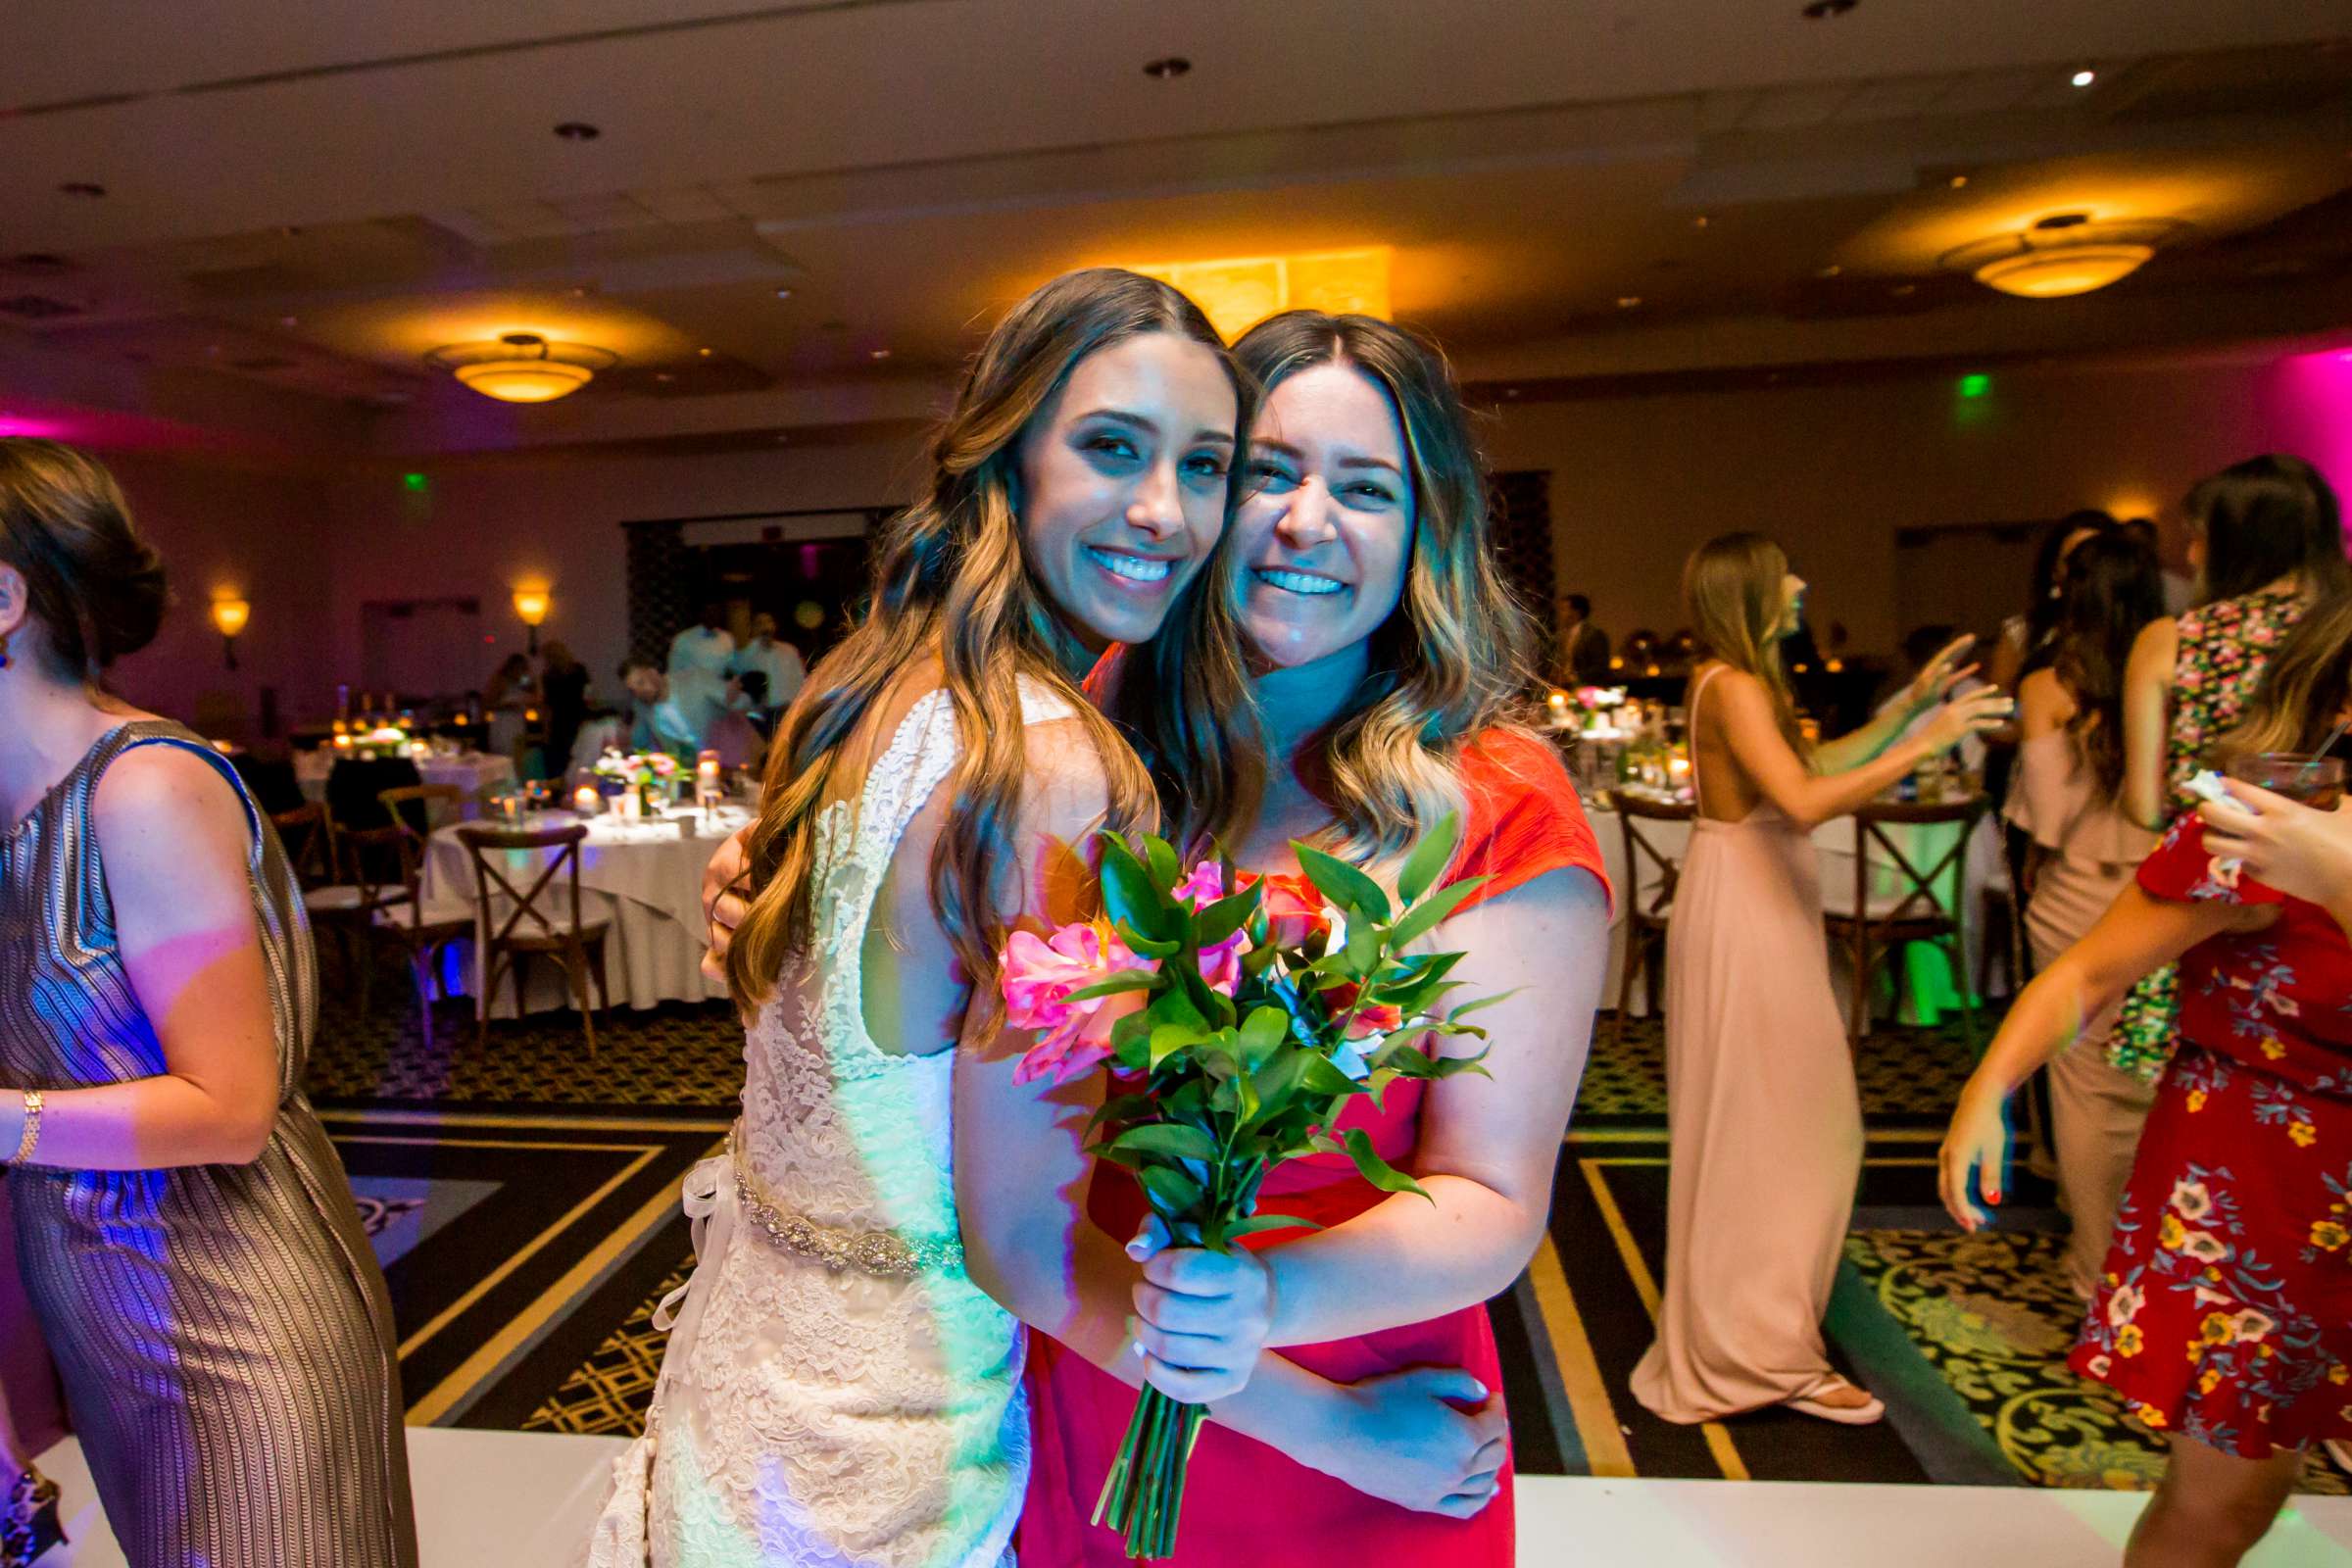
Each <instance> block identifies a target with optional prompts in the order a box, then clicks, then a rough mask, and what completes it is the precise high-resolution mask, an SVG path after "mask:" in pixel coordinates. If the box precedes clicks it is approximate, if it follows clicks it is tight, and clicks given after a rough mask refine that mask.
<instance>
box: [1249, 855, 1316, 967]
mask: <svg viewBox="0 0 2352 1568" xmlns="http://www.w3.org/2000/svg"><path fill="white" fill-rule="evenodd" d="M1259 881H1262V882H1264V883H1265V885H1266V891H1265V892H1264V893H1263V894H1262V895H1260V897H1259V900H1258V907H1259V908H1260V909H1261V910H1263V911H1264V912H1265V916H1266V940H1267V941H1269V942H1271V943H1273V944H1274V945H1275V946H1276V947H1278V948H1295V947H1298V946H1299V944H1301V943H1303V942H1304V941H1306V939H1307V938H1308V937H1309V936H1310V935H1312V934H1314V933H1315V932H1317V931H1327V930H1329V929H1330V928H1331V917H1330V916H1329V915H1328V914H1326V913H1325V912H1324V910H1323V894H1322V892H1321V891H1320V890H1319V889H1317V888H1316V886H1315V885H1314V884H1313V883H1312V882H1310V881H1308V880H1307V879H1306V877H1305V876H1304V875H1303V874H1302V873H1298V872H1293V873H1290V874H1287V875H1277V876H1268V877H1258V876H1256V875H1253V874H1252V873H1250V872H1247V871H1245V872H1243V873H1242V886H1244V887H1248V886H1250V884H1251V883H1252V882H1259Z"/></svg>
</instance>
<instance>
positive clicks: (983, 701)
mask: <svg viewBox="0 0 2352 1568" xmlns="http://www.w3.org/2000/svg"><path fill="white" fill-rule="evenodd" d="M1152 332H1172V333H1175V334H1177V335H1178V336H1181V337H1185V338H1189V339H1191V340H1192V341H1194V342H1197V343H1200V344H1201V345H1203V346H1204V347H1207V348H1210V349H1212V350H1214V351H1215V352H1216V354H1217V356H1218V358H1219V360H1220V361H1221V362H1222V363H1223V364H1224V365H1225V367H1226V370H1227V374H1228V375H1229V376H1230V378H1231V380H1232V382H1233V387H1234V396H1235V399H1236V403H1237V405H1238V407H1239V410H1240V413H1241V417H1243V418H1244V419H1245V420H1246V419H1247V417H1248V416H1249V411H1250V397H1249V380H1248V378H1247V377H1246V376H1244V375H1243V374H1242V373H1241V371H1240V370H1239V368H1237V367H1235V366H1234V364H1233V360H1232V357H1231V355H1230V354H1229V353H1228V352H1227V350H1226V348H1225V344H1224V342H1223V340H1222V339H1220V338H1219V337H1218V336H1217V333H1216V329H1215V328H1214V327H1212V326H1210V325H1209V323H1208V319H1207V318H1206V317H1204V316H1202V315H1201V310H1200V307H1198V306H1196V305H1195V304H1194V303H1193V302H1192V301H1191V300H1189V299H1187V298H1185V297H1184V295H1182V294H1180V293H1178V292H1177V291H1176V290H1175V289H1173V288H1170V287H1169V286H1168V285H1167V284H1165V283H1161V282H1158V281H1156V280H1154V279H1152V278H1148V277H1143V276H1140V275H1138V274H1136V273H1134V272H1127V271H1121V270H1115V269H1111V268H1095V269H1090V270H1084V271H1077V272H1070V273H1067V274H1065V275H1063V276H1061V277H1057V278H1055V279H1054V281H1053V282H1051V283H1048V284H1046V285H1045V286H1044V287H1043V288H1040V289H1039V290H1037V292H1035V293H1034V294H1031V295H1030V296H1029V297H1028V298H1027V299H1025V300H1023V301H1022V302H1021V303H1020V304H1019V305H1016V306H1015V307H1013V309H1012V312H1011V313H1010V314H1009V315H1007V316H1006V317H1005V319H1004V320H1003V321H1001V322H999V323H998V325H997V328H996V330H995V331H994V332H992V333H990V334H989V338H988V341H987V343H986V344H984V345H983V346H982V347H981V350H980V352H979V354H978V356H977V357H976V358H975V359H974V360H973V362H972V364H971V367H970V368H969V369H968V371H967V372H966V373H965V376H964V379H963V384H962V387H961V389H960V390H959V391H958V393H957V394H956V403H955V407H954V408H953V409H952V410H951V411H950V413H949V414H948V416H947V417H946V418H945V419H944V420H943V421H942V422H941V424H940V426H939V428H938V430H937V431H936V432H935V434H934V435H933V437H932V440H931V445H930V459H931V480H930V485H929V488H928V491H927V493H926V494H925V495H924V496H923V497H922V499H921V500H919V501H917V502H916V503H915V504H914V505H913V506H911V507H909V508H908V509H907V511H905V512H904V513H901V514H900V515H898V516H897V517H895V518H893V519H892V520H891V522H890V523H889V524H888V525H887V527H886V529H885V530H884V532H883V535H882V537H881V539H880V540H879V542H878V543H877V545H876V548H875V553H874V567H873V585H872V600H871V606H870V608H869V609H868V610H867V612H866V613H865V616H864V618H863V619H861V620H860V621H859V622H858V626H857V628H856V629H855V630H853V631H852V632H851V633H850V634H849V636H848V637H846V638H844V639H843V640H842V642H841V644H840V645H839V646H838V647H836V648H835V649H834V650H833V651H832V652H831V653H829V654H827V655H826V656H825V657H824V658H823V659H822V660H820V661H819V662H818V663H817V666H816V668H815V669H813V670H811V671H810V672H809V681H808V684H807V686H806V687H805V688H804V689H803V691H802V694H801V697H800V699H799V700H798V701H797V702H795V703H794V704H793V707H792V710H791V711H790V712H789V713H787V714H786V716H785V718H784V721H783V723H782V725H781V726H780V728H779V730H778V733H777V735H776V738H775V742H774V744H773V746H772V748H771V750H770V754H769V759H768V764H767V776H766V787H765V792H764V794H763V796H762V804H761V808H760V820H759V822H758V824H757V825H756V826H755V827H754V828H753V830H752V835H751V840H750V843H749V846H748V849H749V858H750V861H751V872H750V875H751V882H752V888H753V896H752V901H751V909H750V912H749V913H748V914H747V915H746V916H745V917H744V920H743V923H742V925H741V926H740V927H739V928H738V929H737V931H736V933H735V940H734V943H733V945H732V946H731V947H730V948H729V949H728V952H727V988H728V990H729V991H730V992H731V993H732V994H733V996H734V999H735V1002H736V1005H738V1006H739V1007H742V1008H744V1009H746V1010H749V1009H751V1008H754V1007H757V1006H758V1005H760V1003H761V1002H763V1001H764V1000H765V998H766V996H767V993H768V992H769V990H770V989H771V988H772V987H773V986H774V984H775V981H776V977H777V975H778V974H779V973H780V972H781V971H782V969H783V966H784V963H785V961H786V959H787V958H788V957H790V956H792V955H793V954H795V953H796V952H799V951H801V950H803V949H804V948H805V947H806V946H807V944H808V942H809V928H810V921H811V908H810V893H811V883H812V879H813V875H814V869H815V854H816V824H817V817H818V814H819V812H820V811H822V810H823V809H824V808H825V806H826V805H827V803H828V799H829V795H830V792H831V788H832V775H833V769H834V762H835V760H836V757H837V754H838V753H839V752H840V751H841V749H842V748H843V747H844V746H846V745H848V744H849V743H850V742H851V741H852V740H853V739H854V738H855V737H856V736H857V735H858V733H859V728H860V725H861V724H862V723H863V721H864V720H865V718H866V716H867V714H868V713H869V712H871V711H873V710H874V708H875V706H876V704H877V703H878V702H880V701H881V700H882V699H883V697H884V696H885V694H886V693H888V692H889V691H890V690H891V688H892V687H893V686H894V685H895V684H896V683H897V681H898V680H899V679H900V678H901V676H902V675H903V674H904V672H905V671H906V670H907V668H908V667H909V666H910V665H913V664H915V663H917V662H921V661H923V660H926V659H936V660H938V662H939V663H940V667H941V678H940V684H941V685H942V687H944V688H945V690H946V691H947V693H948V696H949V700H950V701H951V702H952V703H953V704H954V705H955V709H956V726H957V730H958V733H959V734H960V735H961V737H962V740H963V749H962V752H961V754H960V755H959V756H958V757H957V759H956V767H955V771H954V772H953V773H951V774H950V775H949V779H948V789H949V791H950V796H949V799H950V801H951V802H952V804H951V806H950V808H949V811H948V816H947V825H946V827H945V828H944V829H943V830H942V832H941V833H940V836H939V841H938V844H937V845H936V847H935V848H934V850H933V853H932V858H931V871H930V875H931V897H932V902H933V905H934V907H936V908H937V910H938V912H939V918H940V923H941V925H942V927H943V928H944V929H945V930H946V932H947V936H948V940H949V943H950V944H951V945H952V946H953V948H954V949H955V952H956V959H957V961H958V962H959V963H960V964H961V966H962V969H963V972H964V976H965V978H966V979H967V980H968V981H969V982H970V983H971V985H972V987H973V991H974V994H975V995H976V996H978V995H986V994H988V993H989V992H990V991H991V990H992V989H993V981H994V977H995V975H996V972H997V955H998V953H999V951H1000V950H1001V948H1002V947H1003V944H1004V939H1005V927H1004V920H1003V918H1002V916H1001V915H1000V913H999V912H998V898H997V894H998V892H999V890H1000V889H1001V887H1002V885H1003V884H1002V882H1001V880H1000V879H1001V878H1002V876H1003V875H1004V873H1005V862H1006V859H1007V857H1006V855H1005V847H1006V844H1007V842H1008V840H1009V837H1010V833H1011V829H1012V826H1013V823H1014V821H1015V819H1016V818H1017V816H1018V814H1019V811H1020V807H1021V786H1022V776H1023V774H1024V772H1025V771H1026V768H1027V749H1026V744H1025V741H1024V736H1023V730H1022V721H1021V685H1020V683H1021V680H1022V678H1023V677H1024V676H1025V677H1027V678H1029V679H1031V680H1033V681H1036V682H1038V683H1040V684H1042V685H1044V686H1045V687H1047V688H1049V689H1050V690H1053V691H1054V692H1056V693H1058V694H1059V695H1061V696H1062V697H1063V698H1064V699H1066V701H1067V702H1068V704H1069V707H1070V709H1071V711H1073V713H1074V714H1075V715H1076V716H1077V719H1078V721H1079V722H1080V723H1081V724H1083V725H1084V726H1085V728H1086V731H1087V733H1088V738H1089V739H1090V740H1091V741H1092V742H1093V745H1094V748H1095V752H1096V755H1097V756H1098V758H1100V760H1101V761H1102V764H1103V772H1104V774H1105V776H1106V778H1107V780H1108V784H1109V791H1110V809H1109V814H1108V817H1107V819H1106V821H1105V823H1104V825H1105V826H1106V827H1108V828H1110V829H1112V830H1114V831H1125V830H1127V829H1129V828H1133V827H1136V826H1140V825H1145V824H1148V823H1150V822H1151V821H1152V818H1153V817H1154V815H1155V806H1156V802H1155V800H1154V798H1153V794H1152V782H1151V778H1150V775H1148V774H1147V773H1146V772H1145V771H1144V768H1143V765H1142V764H1141V763H1140V762H1139V761H1138V760H1136V757H1135V755H1134V753H1133V752H1131V751H1130V750H1129V749H1128V747H1127V745H1126V743H1125V742H1124V741H1123V740H1122V739H1121V738H1120V737H1119V734H1118V732H1117V731H1116V730H1115V729H1113V728H1112V727H1111V725H1110V723H1109V722H1108V721H1107V720H1105V719H1104V718H1103V716H1102V715H1101V714H1100V713H1098V712H1097V711H1096V710H1095V708H1094V707H1093V705H1092V704H1090V703H1089V702H1087V700H1086V699H1085V697H1084V696H1083V695H1082V694H1081V693H1080V691H1079V688H1078V686H1077V685H1076V683H1075V682H1074V681H1073V680H1072V679H1071V677H1070V674H1069V671H1070V670H1071V669H1072V668H1074V667H1083V665H1084V663H1085V659H1086V656H1085V654H1084V652H1083V651H1082V650H1081V649H1080V648H1079V646H1078V643H1077V640H1076V638H1075V637H1074V635H1073V634H1072V632H1071V631H1070V629H1069V628H1068V627H1067V626H1066V625H1065V624H1064V623H1063V621H1062V619H1061V618H1060V616H1059V615H1058V614H1057V613H1056V612H1055V609H1054V605H1053V604H1052V603H1051V602H1050V601H1049V600H1048V598H1047V597H1046V594H1045V592H1044V590H1043V589H1042V588H1041V587H1040V585H1039V583H1038V581H1037V579H1036V577H1035V575H1034V574H1033V573H1032V572H1031V570H1030V568H1029V564H1028V562H1027V559H1026V558H1025V556H1024V555H1023V553H1022V549H1021V525H1020V516H1019V510H1018V507H1017V506H1016V504H1015V499H1014V498H1015V494H1016V488H1017V486H1016V477H1017V475H1016V465H1017V461H1018V451H1019V447H1020V442H1021V438H1022V436H1023V435H1024V434H1025V433H1026V432H1027V430H1028V429H1029V427H1030V424H1031V422H1032V421H1033V420H1034V419H1036V418H1037V417H1038V416H1039V414H1040V412H1041V411H1042V410H1044V409H1046V408H1047V407H1048V406H1049V405H1050V404H1051V403H1052V402H1053V401H1054V396H1055V395H1056V394H1057V393H1058V392H1059V391H1060V390H1061V388H1062V386H1063V385H1064V384H1065V383H1067V381H1068V380H1069V377H1070V374H1071V372H1072V371H1073V370H1075V369H1076V368H1077V367H1078V365H1079V362H1081V361H1082V360H1084V359H1086V358H1087V357H1088V356H1089V355H1091V354H1094V353H1097V352H1098V351H1100V350H1103V349H1105V348H1109V347H1112V346H1113V345H1116V344H1118V343H1122V342H1125V341H1127V340H1128V339H1130V338H1135V337H1141V336H1144V335H1146V334H1148V333H1152ZM1207 575H1208V574H1207V573H1206V572H1205V571H1204V572H1201V573H1200V574H1199V575H1198V577H1196V580H1195V581H1194V583H1192V584H1190V585H1188V588H1187V593H1188V594H1191V593H1197V592H1199V590H1200V588H1201V578H1205V577H1206V576H1207ZM1187 608H1188V607H1187V605H1186V604H1185V602H1183V601H1182V600H1180V601H1179V603H1178V604H1177V606H1176V607H1175V610H1174V613H1179V614H1181V613H1186V612H1187Z"/></svg>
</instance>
